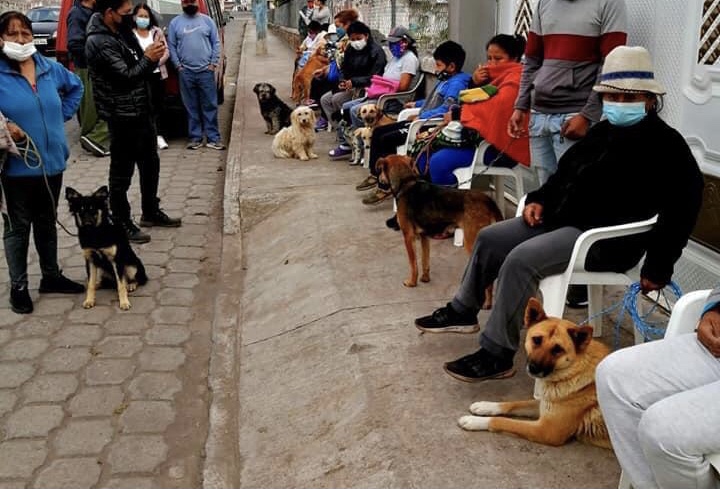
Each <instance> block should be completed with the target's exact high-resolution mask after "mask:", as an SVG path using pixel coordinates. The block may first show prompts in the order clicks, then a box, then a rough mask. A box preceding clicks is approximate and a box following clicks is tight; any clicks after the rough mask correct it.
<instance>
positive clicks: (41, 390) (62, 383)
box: [23, 374, 78, 403]
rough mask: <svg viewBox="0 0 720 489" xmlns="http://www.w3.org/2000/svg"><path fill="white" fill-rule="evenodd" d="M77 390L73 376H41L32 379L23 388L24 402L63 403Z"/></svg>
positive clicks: (76, 381) (75, 379)
mask: <svg viewBox="0 0 720 489" xmlns="http://www.w3.org/2000/svg"><path fill="white" fill-rule="evenodd" d="M77 388H78V380H77V378H76V377H75V375H73V374H43V375H38V376H36V377H34V378H32V379H31V380H30V381H29V382H28V383H26V384H25V386H23V395H24V400H25V402H28V403H29V402H63V401H66V400H68V399H69V398H70V396H72V395H73V394H74V393H75V391H76V390H77Z"/></svg>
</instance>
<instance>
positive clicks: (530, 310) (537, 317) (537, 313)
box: [525, 297, 547, 328]
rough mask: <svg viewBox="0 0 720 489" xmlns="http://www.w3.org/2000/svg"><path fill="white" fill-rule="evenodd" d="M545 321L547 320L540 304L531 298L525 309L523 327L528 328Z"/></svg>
mask: <svg viewBox="0 0 720 489" xmlns="http://www.w3.org/2000/svg"><path fill="white" fill-rule="evenodd" d="M545 319H547V314H545V309H543V306H542V304H541V303H540V301H539V300H537V299H536V298H535V297H531V298H530V300H529V301H528V303H527V307H525V327H526V328H529V327H530V326H532V325H533V324H537V323H539V322H540V321H543V320H545Z"/></svg>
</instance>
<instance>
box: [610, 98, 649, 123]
mask: <svg viewBox="0 0 720 489" xmlns="http://www.w3.org/2000/svg"><path fill="white" fill-rule="evenodd" d="M603 115H605V117H607V120H608V121H609V122H610V124H612V125H613V126H620V127H627V126H632V125H635V124H637V123H638V122H640V121H641V120H643V119H644V118H645V116H646V115H647V112H645V102H630V103H623V102H603Z"/></svg>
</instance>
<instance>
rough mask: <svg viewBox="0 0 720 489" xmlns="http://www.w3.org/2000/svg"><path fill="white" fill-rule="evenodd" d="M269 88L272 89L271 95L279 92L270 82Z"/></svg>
mask: <svg viewBox="0 0 720 489" xmlns="http://www.w3.org/2000/svg"><path fill="white" fill-rule="evenodd" d="M268 88H269V89H270V95H275V92H277V90H275V87H274V86H272V85H270V84H269V83H268Z"/></svg>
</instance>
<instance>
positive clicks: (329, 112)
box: [320, 90, 353, 128]
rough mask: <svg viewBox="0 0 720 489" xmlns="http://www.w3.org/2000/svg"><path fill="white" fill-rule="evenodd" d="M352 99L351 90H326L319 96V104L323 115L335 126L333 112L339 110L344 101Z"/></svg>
mask: <svg viewBox="0 0 720 489" xmlns="http://www.w3.org/2000/svg"><path fill="white" fill-rule="evenodd" d="M352 99H353V92H352V91H351V90H342V91H340V92H335V93H332V92H326V93H325V94H324V95H323V96H322V97H320V106H321V107H322V110H323V112H324V113H325V117H327V120H328V122H329V123H330V125H331V126H332V127H333V128H336V127H337V122H336V121H333V114H334V113H335V112H339V111H340V109H342V106H343V104H344V103H345V102H349V101H350V100H352Z"/></svg>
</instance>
